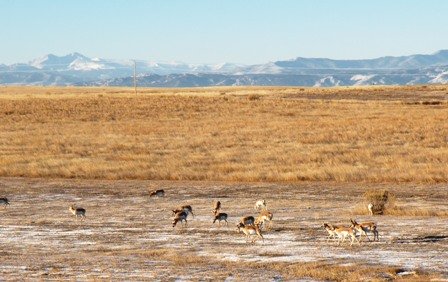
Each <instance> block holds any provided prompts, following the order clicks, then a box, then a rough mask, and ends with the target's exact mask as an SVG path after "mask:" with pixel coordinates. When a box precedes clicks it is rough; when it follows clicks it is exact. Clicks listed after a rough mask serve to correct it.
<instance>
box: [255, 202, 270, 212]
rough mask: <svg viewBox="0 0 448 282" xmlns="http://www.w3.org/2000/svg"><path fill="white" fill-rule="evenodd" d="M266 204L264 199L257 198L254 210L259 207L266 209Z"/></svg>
mask: <svg viewBox="0 0 448 282" xmlns="http://www.w3.org/2000/svg"><path fill="white" fill-rule="evenodd" d="M266 206H267V205H266V201H265V200H258V201H257V202H256V203H255V205H254V210H256V211H258V210H260V209H266Z"/></svg>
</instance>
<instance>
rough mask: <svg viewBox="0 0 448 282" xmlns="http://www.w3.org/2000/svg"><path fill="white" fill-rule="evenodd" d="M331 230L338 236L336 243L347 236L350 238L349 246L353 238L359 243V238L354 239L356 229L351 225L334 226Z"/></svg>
mask: <svg viewBox="0 0 448 282" xmlns="http://www.w3.org/2000/svg"><path fill="white" fill-rule="evenodd" d="M333 231H334V233H335V234H336V236H338V238H339V240H338V245H340V244H341V243H342V242H344V241H345V239H346V238H347V237H350V238H351V242H350V246H351V245H353V242H354V241H355V240H356V241H357V242H358V244H359V240H358V239H356V230H355V229H354V228H353V227H335V228H334V229H333Z"/></svg>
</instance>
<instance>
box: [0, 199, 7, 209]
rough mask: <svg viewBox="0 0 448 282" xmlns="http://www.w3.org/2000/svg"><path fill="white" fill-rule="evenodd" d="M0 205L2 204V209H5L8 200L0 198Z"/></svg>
mask: <svg viewBox="0 0 448 282" xmlns="http://www.w3.org/2000/svg"><path fill="white" fill-rule="evenodd" d="M0 205H4V206H5V207H4V209H6V207H7V206H9V201H8V199H7V198H0Z"/></svg>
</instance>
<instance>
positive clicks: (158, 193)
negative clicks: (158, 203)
mask: <svg viewBox="0 0 448 282" xmlns="http://www.w3.org/2000/svg"><path fill="white" fill-rule="evenodd" d="M154 196H157V197H164V196H165V190H163V189H159V190H154V191H152V192H151V193H150V194H149V197H154Z"/></svg>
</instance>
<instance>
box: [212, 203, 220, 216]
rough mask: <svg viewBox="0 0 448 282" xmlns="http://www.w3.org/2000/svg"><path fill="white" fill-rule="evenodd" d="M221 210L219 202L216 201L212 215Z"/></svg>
mask: <svg viewBox="0 0 448 282" xmlns="http://www.w3.org/2000/svg"><path fill="white" fill-rule="evenodd" d="M220 209H221V202H220V201H216V202H215V204H214V205H213V214H216V213H217V212H218V211H219V210H220Z"/></svg>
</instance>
